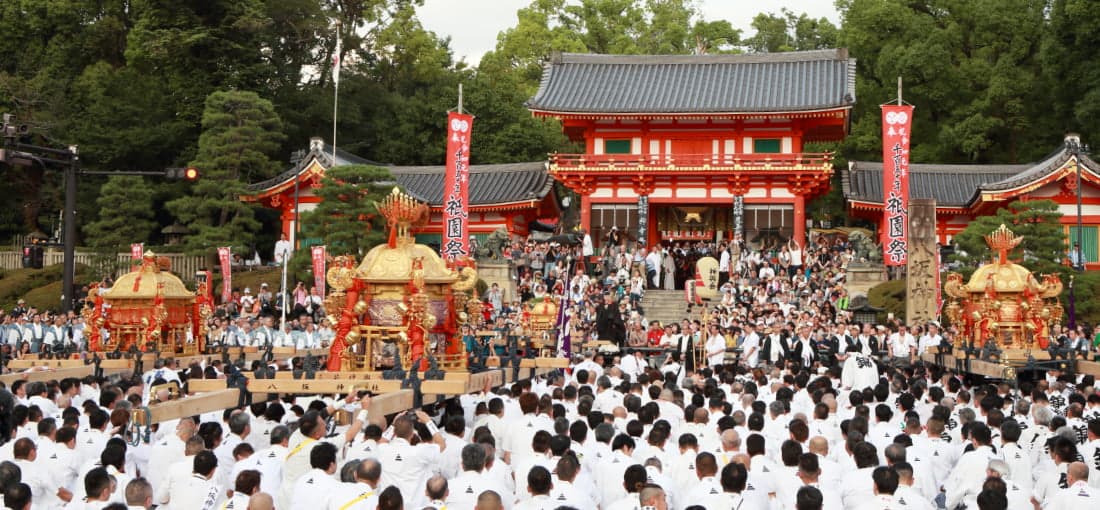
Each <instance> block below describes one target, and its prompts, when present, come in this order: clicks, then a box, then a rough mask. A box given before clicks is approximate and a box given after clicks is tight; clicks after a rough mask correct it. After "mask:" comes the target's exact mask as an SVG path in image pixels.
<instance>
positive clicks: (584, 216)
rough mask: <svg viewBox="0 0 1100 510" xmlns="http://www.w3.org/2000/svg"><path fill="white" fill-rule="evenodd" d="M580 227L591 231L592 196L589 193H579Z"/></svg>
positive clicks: (587, 231)
mask: <svg viewBox="0 0 1100 510" xmlns="http://www.w3.org/2000/svg"><path fill="white" fill-rule="evenodd" d="M581 228H583V229H584V231H585V232H586V233H588V234H591V233H592V196H591V195H589V194H581Z"/></svg>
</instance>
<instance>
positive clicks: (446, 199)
mask: <svg viewBox="0 0 1100 510" xmlns="http://www.w3.org/2000/svg"><path fill="white" fill-rule="evenodd" d="M473 128H474V117H473V116H472V115H465V114H461V113H455V112H451V113H449V114H448V115H447V174H446V177H445V178H444V179H443V239H442V242H441V243H440V245H439V251H440V253H441V254H442V255H443V258H445V259H452V260H453V259H456V258H459V257H464V256H468V255H469V254H470V234H469V231H470V211H469V205H470V204H469V202H470V133H471V132H472V131H473Z"/></svg>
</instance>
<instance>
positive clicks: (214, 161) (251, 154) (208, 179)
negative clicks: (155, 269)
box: [167, 91, 283, 255]
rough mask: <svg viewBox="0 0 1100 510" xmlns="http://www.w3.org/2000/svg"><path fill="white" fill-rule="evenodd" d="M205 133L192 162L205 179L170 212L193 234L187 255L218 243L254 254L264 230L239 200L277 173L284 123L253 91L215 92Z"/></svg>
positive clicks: (207, 252)
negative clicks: (253, 184)
mask: <svg viewBox="0 0 1100 510" xmlns="http://www.w3.org/2000/svg"><path fill="white" fill-rule="evenodd" d="M202 127H203V133H202V136H200V137H199V149H198V154H197V155H196V157H195V159H194V161H192V162H191V164H192V166H194V167H196V168H198V169H199V171H200V173H201V177H200V178H199V180H198V181H197V182H195V183H194V184H193V185H192V187H191V193H190V194H189V195H187V196H184V197H181V198H178V199H176V200H172V201H171V202H168V204H167V206H168V210H169V211H170V212H171V213H172V214H173V215H175V216H176V218H178V219H179V221H180V222H181V223H183V224H184V225H186V226H187V228H189V229H190V230H191V232H192V235H191V236H190V237H188V238H187V239H186V240H185V242H184V247H185V249H186V250H187V252H188V253H192V254H196V255H200V254H201V255H211V253H212V252H213V250H214V249H215V248H217V247H219V246H233V247H234V248H235V249H234V252H237V253H252V240H253V237H254V235H255V233H256V232H257V231H259V230H260V222H259V221H257V220H256V218H255V213H254V211H253V209H252V207H253V206H252V205H251V204H246V203H244V202H241V200H240V196H241V195H242V194H244V193H245V191H246V189H245V188H246V185H247V184H248V183H250V182H256V181H262V180H264V179H268V178H271V177H273V176H274V175H275V174H276V172H277V171H278V169H279V162H278V161H276V160H273V159H272V158H271V157H269V155H270V154H273V153H275V151H277V150H278V149H279V144H280V142H282V140H283V134H282V131H281V129H282V122H281V121H280V120H279V116H278V115H277V114H276V113H275V109H274V108H273V107H272V105H271V102H270V101H268V100H266V99H263V98H261V97H260V96H259V95H257V94H256V93H254V92H240V91H227V92H214V93H213V94H210V96H209V97H207V99H206V109H205V110H204V111H203V115H202Z"/></svg>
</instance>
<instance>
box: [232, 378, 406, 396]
mask: <svg viewBox="0 0 1100 510" xmlns="http://www.w3.org/2000/svg"><path fill="white" fill-rule="evenodd" d="M248 389H249V391H254V392H263V393H294V394H300V395H326V394H331V393H349V392H352V391H360V390H366V391H370V392H374V393H392V392H395V391H398V390H400V389H401V381H398V380H391V379H369V380H362V381H351V380H341V379H250V380H249V381H248Z"/></svg>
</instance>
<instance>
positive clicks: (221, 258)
mask: <svg viewBox="0 0 1100 510" xmlns="http://www.w3.org/2000/svg"><path fill="white" fill-rule="evenodd" d="M231 257H232V254H231V252H230V250H229V247H228V246H226V247H223V248H218V264H219V265H220V266H221V268H222V303H228V302H229V300H230V299H233V266H232V263H231V260H230V258H231Z"/></svg>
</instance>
